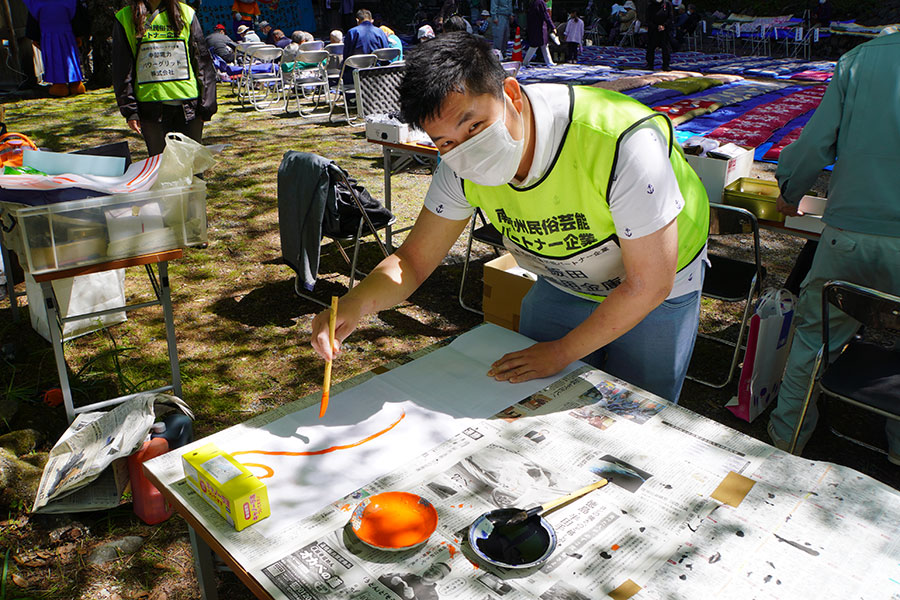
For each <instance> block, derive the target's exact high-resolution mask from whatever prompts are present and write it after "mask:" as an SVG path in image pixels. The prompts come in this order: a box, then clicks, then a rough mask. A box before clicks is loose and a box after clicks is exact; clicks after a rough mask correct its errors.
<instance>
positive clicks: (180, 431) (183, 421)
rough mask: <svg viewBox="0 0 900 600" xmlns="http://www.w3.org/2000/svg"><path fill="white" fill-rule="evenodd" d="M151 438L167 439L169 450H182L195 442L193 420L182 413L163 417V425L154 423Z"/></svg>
mask: <svg viewBox="0 0 900 600" xmlns="http://www.w3.org/2000/svg"><path fill="white" fill-rule="evenodd" d="M150 437H151V438H157V437H163V438H166V441H167V442H169V450H174V449H175V448H180V447H182V446H184V445H186V444H190V443H191V442H193V441H194V427H193V425H192V424H191V418H190V417H189V416H187V415H186V414H184V413H182V412H173V413H169V414H167V415H166V416H165V417H163V420H162V422H161V423H154V424H153V428H152V429H151V430H150Z"/></svg>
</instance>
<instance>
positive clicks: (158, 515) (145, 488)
mask: <svg viewBox="0 0 900 600" xmlns="http://www.w3.org/2000/svg"><path fill="white" fill-rule="evenodd" d="M168 451H169V442H167V441H166V438H162V437H158V438H153V439H152V440H150V441H148V442H144V445H143V446H141V449H140V450H138V451H137V452H135V453H134V454H132V455H131V456H129V457H128V476H129V477H130V478H131V495H132V497H133V498H134V514H136V515H137V516H139V517H140V518H141V520H142V521H143V522H144V523H146V524H147V525H156V524H157V523H162V522H163V521H165V520H166V519H168V518H169V517H171V516H172V508H171V507H170V506H169V503H168V502H166V499H165V498H164V497H163V495H162V493H160V491H159V490H158V489H156V487H155V486H154V485H153V484H152V483H150V480H148V479H147V478H146V477H145V476H144V468H143V464H144V462H145V461H148V460H150V459H151V458H155V457H157V456H159V455H160V454H165V453H166V452H168Z"/></svg>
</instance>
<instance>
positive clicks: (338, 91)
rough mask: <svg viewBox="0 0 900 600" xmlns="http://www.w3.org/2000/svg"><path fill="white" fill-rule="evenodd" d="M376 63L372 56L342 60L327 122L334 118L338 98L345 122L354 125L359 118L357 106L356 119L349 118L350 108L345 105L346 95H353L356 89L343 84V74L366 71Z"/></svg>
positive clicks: (362, 55)
mask: <svg viewBox="0 0 900 600" xmlns="http://www.w3.org/2000/svg"><path fill="white" fill-rule="evenodd" d="M377 61H378V57H377V56H375V55H374V54H354V55H353V56H348V57H346V58H345V59H344V62H343V63H341V73H340V75H339V76H338V80H337V83H336V84H335V87H334V91H333V96H332V99H331V110H329V111H328V121H329V122H332V117H333V116H334V108H335V107H336V106H337V104H338V99H339V98H340V99H342V100H343V105H344V116H345V117H346V118H347V122H348V123H349V124H351V125H354V124H355V121H356V120H357V119H358V117H359V106H358V105H357V117H351V116H350V106H349V104H348V103H347V94H348V93H350V92H352V93H353V94H354V95H355V94H356V88H355V87H354V86H352V85H351V86H348V85H345V84H344V74H345V73H346V72H347V69H367V68H369V67H373V66H375V63H376V62H377ZM354 80H355V79H354Z"/></svg>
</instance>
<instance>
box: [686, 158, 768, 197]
mask: <svg viewBox="0 0 900 600" xmlns="http://www.w3.org/2000/svg"><path fill="white" fill-rule="evenodd" d="M740 150H741V151H740V152H739V153H738V155H737V156H735V157H734V158H731V159H728V160H725V159H722V158H709V157H706V156H694V155H692V154H687V155H685V158H687V162H688V164H689V165H691V167H692V168H693V169H694V171H695V172H696V173H697V175H698V176H699V177H700V181H702V182H703V187H705V188H706V195H707V196H709V201H710V202H717V203H721V202H722V192H723V190H724V189H725V186H726V185H728V184H729V183H731V182H732V181H734V180H735V179H737V178H739V177H749V176H750V168H751V167H752V166H753V150H748V149H746V148H741V149H740Z"/></svg>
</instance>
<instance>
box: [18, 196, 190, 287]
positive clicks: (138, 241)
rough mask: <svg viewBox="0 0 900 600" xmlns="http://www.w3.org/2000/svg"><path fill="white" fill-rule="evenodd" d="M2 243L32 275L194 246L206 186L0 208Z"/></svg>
mask: <svg viewBox="0 0 900 600" xmlns="http://www.w3.org/2000/svg"><path fill="white" fill-rule="evenodd" d="M0 212H2V222H3V236H4V243H5V244H6V245H7V247H9V248H10V249H12V250H13V251H15V252H16V254H17V255H18V256H19V259H20V261H21V262H22V263H23V267H25V269H26V270H28V271H29V272H31V273H32V274H37V273H43V272H47V271H57V270H60V269H69V268H72V267H79V266H82V265H91V264H96V263H101V262H106V261H109V260H114V259H118V258H129V257H132V256H140V255H141V254H148V253H151V252H162V251H165V250H174V249H175V248H185V247H187V246H198V245H202V244H205V243H206V241H207V234H206V184H205V183H204V182H203V181H201V180H198V181H197V182H195V183H193V184H191V185H190V186H186V187H172V188H164V189H160V190H151V191H147V192H133V193H129V194H115V195H112V196H99V197H96V198H88V199H86V200H72V201H69V202H59V203H56V204H48V205H44V206H23V205H19V204H12V203H3V204H2V206H0Z"/></svg>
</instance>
